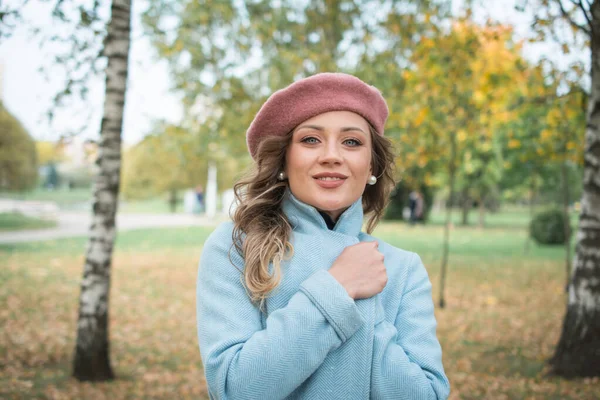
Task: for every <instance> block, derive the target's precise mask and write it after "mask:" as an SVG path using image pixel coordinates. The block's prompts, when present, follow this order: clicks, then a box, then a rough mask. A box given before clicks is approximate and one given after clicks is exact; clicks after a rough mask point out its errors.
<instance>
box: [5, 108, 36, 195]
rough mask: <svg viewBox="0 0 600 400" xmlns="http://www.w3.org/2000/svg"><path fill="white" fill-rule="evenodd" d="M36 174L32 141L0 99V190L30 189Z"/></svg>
mask: <svg viewBox="0 0 600 400" xmlns="http://www.w3.org/2000/svg"><path fill="white" fill-rule="evenodd" d="M37 178H38V162H37V154H36V149H35V142H34V141H33V139H32V138H31V136H29V133H27V131H26V130H25V128H24V127H23V125H21V123H20V122H19V121H18V120H17V119H16V118H15V117H14V116H13V115H12V114H11V113H9V112H8V110H7V109H6V108H5V107H4V105H3V104H2V102H1V101H0V191H11V192H23V191H26V190H29V189H31V188H33V187H34V186H35V184H36V183H37Z"/></svg>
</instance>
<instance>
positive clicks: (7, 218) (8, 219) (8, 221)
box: [0, 212, 56, 232]
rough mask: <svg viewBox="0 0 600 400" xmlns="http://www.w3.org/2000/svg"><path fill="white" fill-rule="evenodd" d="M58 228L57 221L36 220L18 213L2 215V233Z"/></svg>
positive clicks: (0, 220) (0, 221) (0, 223)
mask: <svg viewBox="0 0 600 400" xmlns="http://www.w3.org/2000/svg"><path fill="white" fill-rule="evenodd" d="M54 226H56V221H51V220H48V219H42V218H34V217H29V216H27V215H23V214H21V213H17V212H11V213H0V232H1V231H18V230H22V229H44V228H52V227H54Z"/></svg>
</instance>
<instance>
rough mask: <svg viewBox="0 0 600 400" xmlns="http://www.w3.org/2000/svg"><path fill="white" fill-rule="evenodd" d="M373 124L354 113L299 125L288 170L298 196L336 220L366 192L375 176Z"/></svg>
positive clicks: (337, 113)
mask: <svg viewBox="0 0 600 400" xmlns="http://www.w3.org/2000/svg"><path fill="white" fill-rule="evenodd" d="M372 146H373V145H372V143H371V133H370V131H369V124H368V123H367V121H366V120H365V119H364V118H363V117H361V116H360V115H358V114H355V113H353V112H350V111H332V112H327V113H324V114H320V115H317V116H316V117H313V118H311V119H308V120H306V121H304V122H303V123H301V124H300V125H298V126H297V127H296V128H295V129H294V132H293V135H292V141H291V143H290V145H289V146H288V149H287V153H286V165H285V172H286V175H287V176H288V180H289V185H290V190H291V191H292V193H293V194H294V196H296V198H297V199H298V200H300V201H302V202H304V203H306V204H310V205H311V206H313V207H315V208H317V209H318V210H321V211H324V212H326V213H327V214H329V216H331V218H332V219H333V220H334V221H335V220H337V218H338V217H339V216H340V214H341V213H342V212H344V210H346V209H347V208H348V207H350V206H351V205H352V204H353V203H354V202H355V201H356V200H358V199H359V197H360V196H362V194H363V192H364V190H365V187H366V184H367V179H368V178H369V176H370V175H371V151H372Z"/></svg>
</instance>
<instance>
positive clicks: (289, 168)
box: [285, 145, 306, 176]
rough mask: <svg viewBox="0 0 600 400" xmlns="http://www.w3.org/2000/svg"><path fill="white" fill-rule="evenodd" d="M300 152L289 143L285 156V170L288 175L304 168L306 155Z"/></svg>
mask: <svg viewBox="0 0 600 400" xmlns="http://www.w3.org/2000/svg"><path fill="white" fill-rule="evenodd" d="M302 153H303V152H302V151H301V149H300V148H298V147H297V146H294V145H291V146H290V147H289V149H288V151H287V153H286V157H285V171H286V174H287V175H288V176H290V175H293V174H294V173H298V172H301V170H302V169H303V168H304V164H305V163H306V157H304V155H303V154H302Z"/></svg>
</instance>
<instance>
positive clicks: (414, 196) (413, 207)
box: [408, 190, 419, 224]
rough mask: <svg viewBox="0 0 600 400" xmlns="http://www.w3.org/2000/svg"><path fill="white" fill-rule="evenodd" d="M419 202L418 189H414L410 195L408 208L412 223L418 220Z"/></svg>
mask: <svg viewBox="0 0 600 400" xmlns="http://www.w3.org/2000/svg"><path fill="white" fill-rule="evenodd" d="M418 202H419V193H418V192H417V191H416V190H413V191H411V192H410V194H409V195H408V208H409V209H410V219H409V222H410V223H411V224H415V223H416V222H417V203H418Z"/></svg>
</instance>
